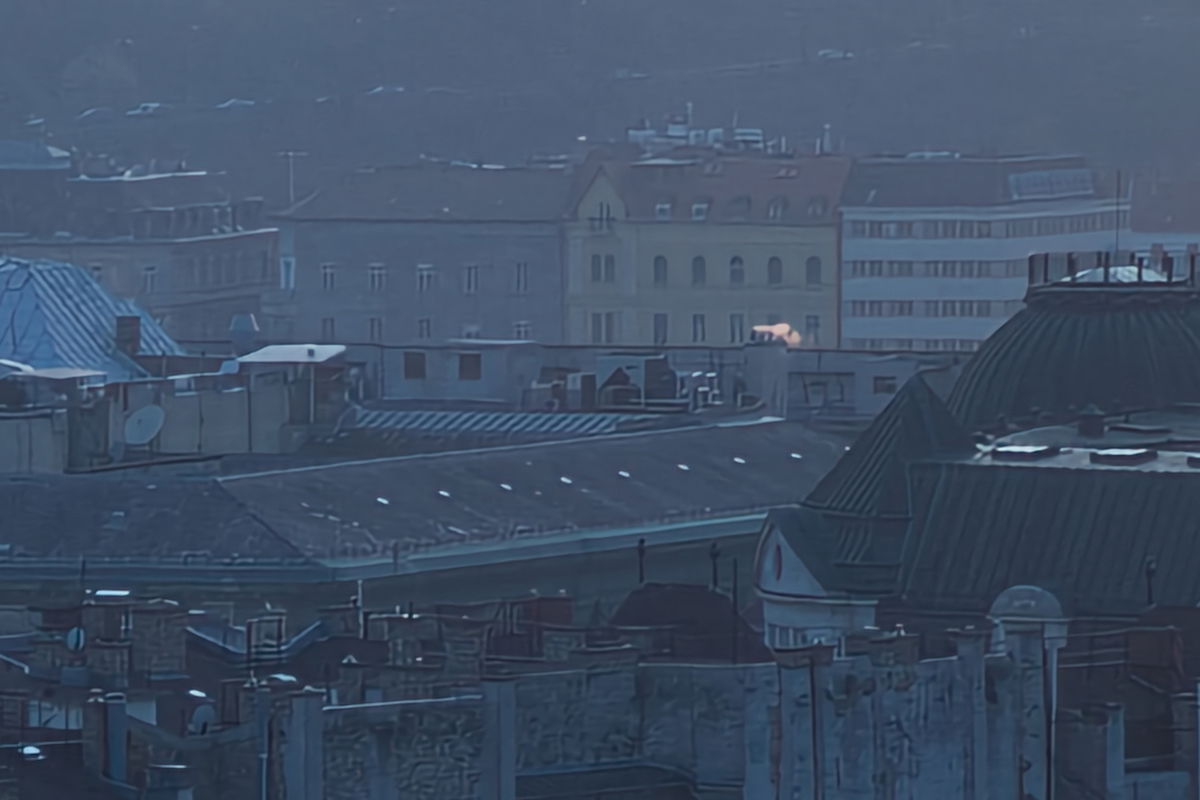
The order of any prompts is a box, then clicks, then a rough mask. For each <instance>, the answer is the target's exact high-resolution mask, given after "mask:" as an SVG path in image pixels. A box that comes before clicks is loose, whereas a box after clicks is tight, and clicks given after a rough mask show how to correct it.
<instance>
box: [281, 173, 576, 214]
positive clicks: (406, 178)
mask: <svg viewBox="0 0 1200 800" xmlns="http://www.w3.org/2000/svg"><path fill="white" fill-rule="evenodd" d="M570 186H571V176H570V174H569V173H567V172H566V171H565V170H561V169H550V168H541V167H504V168H498V169H492V168H488V167H471V166H458V165H453V164H415V165H411V166H394V167H373V168H370V169H362V170H358V171H356V172H353V173H350V174H349V175H346V176H345V177H344V178H343V179H342V180H341V181H338V182H336V183H335V184H333V185H331V186H328V187H326V188H323V189H321V190H320V191H319V192H317V193H316V194H314V195H313V196H311V197H310V198H308V199H306V200H304V201H302V202H300V203H298V204H297V205H296V206H294V207H293V208H291V209H289V210H287V211H285V212H283V213H281V214H279V215H277V216H279V217H280V218H283V219H291V220H296V221H306V220H311V221H319V220H352V221H377V222H387V221H395V222H554V221H557V220H560V219H562V217H563V213H564V211H565V210H566V205H567V196H568V192H569V190H570Z"/></svg>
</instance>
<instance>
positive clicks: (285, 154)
mask: <svg viewBox="0 0 1200 800" xmlns="http://www.w3.org/2000/svg"><path fill="white" fill-rule="evenodd" d="M307 155H308V153H305V152H302V151H300V150H284V151H282V152H280V153H279V156H280V157H281V158H284V159H286V160H287V169H288V206H289V207H290V206H294V205H295V204H296V159H297V158H304V157H305V156H307Z"/></svg>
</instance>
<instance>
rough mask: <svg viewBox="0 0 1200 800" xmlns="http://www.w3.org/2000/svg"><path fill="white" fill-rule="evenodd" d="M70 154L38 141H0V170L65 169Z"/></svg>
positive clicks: (68, 164) (67, 165)
mask: <svg viewBox="0 0 1200 800" xmlns="http://www.w3.org/2000/svg"><path fill="white" fill-rule="evenodd" d="M70 168H71V154H70V153H68V152H67V151H66V150H60V149H58V148H57V147H49V146H47V145H44V144H39V143H38V142H20V141H0V170H66V169H70Z"/></svg>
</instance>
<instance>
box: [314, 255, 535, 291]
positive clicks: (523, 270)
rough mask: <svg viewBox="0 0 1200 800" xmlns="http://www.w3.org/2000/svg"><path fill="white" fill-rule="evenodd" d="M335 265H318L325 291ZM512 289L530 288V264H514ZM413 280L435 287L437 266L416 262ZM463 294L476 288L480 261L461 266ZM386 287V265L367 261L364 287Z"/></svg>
mask: <svg viewBox="0 0 1200 800" xmlns="http://www.w3.org/2000/svg"><path fill="white" fill-rule="evenodd" d="M338 274H339V268H338V265H337V264H335V263H332V262H326V263H324V264H322V265H321V288H322V289H324V290H325V291H327V292H332V291H334V290H335V289H337V285H338ZM512 279H513V282H512V287H513V291H514V292H516V293H517V294H525V293H526V292H528V291H529V264H528V262H525V261H518V262H517V263H516V264H514V265H513V274H512ZM416 283H417V291H418V292H429V291H432V290H434V289H436V288H437V287H438V270H437V267H435V266H434V265H433V264H418V265H417V268H416ZM460 286H461V288H462V293H463V294H476V293H478V292H479V265H478V264H467V265H465V266H464V267H463V268H462V275H461V282H460ZM387 287H388V266H387V265H386V264H382V263H379V262H375V263H371V264H368V265H367V288H368V289H369V290H370V291H372V292H383V291H386V290H387Z"/></svg>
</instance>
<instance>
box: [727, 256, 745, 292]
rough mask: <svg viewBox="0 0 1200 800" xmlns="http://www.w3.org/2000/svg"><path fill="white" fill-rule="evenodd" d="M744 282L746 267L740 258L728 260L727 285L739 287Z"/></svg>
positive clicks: (735, 257)
mask: <svg viewBox="0 0 1200 800" xmlns="http://www.w3.org/2000/svg"><path fill="white" fill-rule="evenodd" d="M745 282H746V266H745V264H744V263H743V261H742V257H741V256H734V257H733V258H731V259H729V285H730V286H741V285H743V284H744V283H745Z"/></svg>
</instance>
